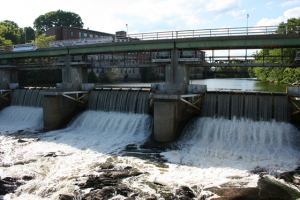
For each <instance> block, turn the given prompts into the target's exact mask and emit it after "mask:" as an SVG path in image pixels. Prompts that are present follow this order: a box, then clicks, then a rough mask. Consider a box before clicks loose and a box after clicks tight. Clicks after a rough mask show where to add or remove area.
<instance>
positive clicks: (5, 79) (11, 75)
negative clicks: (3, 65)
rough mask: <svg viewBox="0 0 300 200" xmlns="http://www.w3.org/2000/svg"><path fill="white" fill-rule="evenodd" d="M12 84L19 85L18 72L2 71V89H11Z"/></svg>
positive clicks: (0, 81)
mask: <svg viewBox="0 0 300 200" xmlns="http://www.w3.org/2000/svg"><path fill="white" fill-rule="evenodd" d="M10 83H18V72H17V70H11V69H1V70H0V89H10V88H9V84H10Z"/></svg>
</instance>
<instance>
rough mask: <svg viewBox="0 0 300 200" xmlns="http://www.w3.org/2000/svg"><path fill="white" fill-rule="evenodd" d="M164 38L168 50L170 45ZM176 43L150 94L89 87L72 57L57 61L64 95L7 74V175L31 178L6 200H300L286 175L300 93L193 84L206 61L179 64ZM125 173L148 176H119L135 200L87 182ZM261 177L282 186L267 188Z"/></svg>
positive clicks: (2, 147)
mask: <svg viewBox="0 0 300 200" xmlns="http://www.w3.org/2000/svg"><path fill="white" fill-rule="evenodd" d="M272 37H275V36H272ZM284 37H288V36H286V35H285V36H284ZM201 39H202V38H201ZM231 39H232V38H231ZM274 40H275V39H274ZM220 41H221V40H220ZM220 41H219V42H220ZM143 42H144V43H146V42H145V41H142V42H140V44H138V42H137V43H136V44H137V46H138V45H144V43H143ZM177 42H178V41H177ZM189 42H190V41H189ZM194 42H195V43H197V44H199V43H201V42H203V41H201V42H199V40H198V41H194ZM252 42H257V40H255V39H253V41H252ZM142 43H143V44H142ZM158 43H160V45H159V46H160V47H161V48H166V46H168V45H169V44H166V43H163V42H161V41H159V42H158ZM171 43H172V47H171V49H172V50H170V49H169V55H170V56H171V58H166V59H168V60H160V63H159V64H161V65H164V67H165V70H166V81H165V83H164V84H162V83H159V84H152V85H151V87H127V86H126V87H125V86H120V87H114V86H111V87H108V86H98V85H96V84H92V83H87V67H86V66H84V65H85V64H83V63H79V62H73V61H72V59H71V55H64V59H63V62H60V63H59V65H61V66H64V67H63V69H62V77H63V80H62V83H58V84H57V87H56V88H48V87H41V88H37V87H34V88H33V87H26V88H20V87H18V84H17V79H14V76H15V74H16V71H17V70H16V69H15V68H14V67H13V66H10V67H9V68H6V69H1V70H3V71H2V72H3V73H2V75H1V106H2V109H1V111H0V123H1V126H0V132H1V134H0V152H1V154H0V161H1V163H0V164H1V165H0V175H1V178H2V177H17V178H18V181H20V183H22V184H20V186H18V187H16V188H15V192H9V193H7V194H6V195H5V198H11V199H13V198H19V199H26V198H27V199H59V198H60V195H62V194H66V195H71V196H73V197H74V198H77V199H82V198H85V197H87V196H86V195H89V194H91V193H92V192H93V191H94V192H95V191H96V192H100V191H104V190H105V191H108V190H109V191H111V195H112V196H110V198H119V199H125V198H128V197H130V198H137V199H147V198H150V199H171V198H173V199H174V198H175V199H176V198H183V197H185V198H187V197H189V198H198V199H209V198H218V197H220V196H223V197H224V194H225V197H226V194H227V193H226V192H228V191H234V193H235V194H238V195H241V196H240V197H241V198H245V197H247V196H249V195H252V196H254V198H256V199H259V198H261V197H264V198H269V196H263V195H265V193H263V192H259V191H267V192H266V193H269V194H270V193H271V194H272V195H273V194H274V195H275V196H276V197H278V198H284V197H291V198H292V197H296V198H299V186H297V185H296V184H292V183H285V182H284V181H283V180H282V179H279V177H280V175H281V174H282V173H284V172H294V173H298V172H297V168H298V167H299V163H300V162H299V161H300V156H299V155H300V154H299V152H300V149H299V145H298V144H299V138H300V137H299V134H300V133H299V130H298V128H297V126H294V125H293V124H291V123H289V122H294V123H295V124H297V123H298V120H299V119H298V118H297V116H298V113H299V110H300V109H299V103H298V98H299V95H300V94H299V92H300V91H299V88H298V87H288V88H287V90H286V92H251V91H211V90H208V88H207V87H208V86H207V85H201V84H191V81H190V80H189V76H188V71H189V69H190V67H192V66H195V65H201V64H205V63H201V62H200V61H199V60H197V61H191V60H189V61H187V60H180V59H183V58H180V56H181V55H182V54H180V53H178V51H179V50H178V49H176V48H175V49H173V48H174V41H172V42H171ZM195 43H193V44H195ZM237 43H238V44H239V45H240V44H241V43H239V42H237ZM279 43H280V38H279ZM114 45H116V46H117V47H116V48H121V47H120V46H121V45H119V44H114ZM124 45H125V46H126V45H129V46H127V47H126V48H140V47H134V45H132V46H131V45H130V44H126V43H124ZM180 45H186V46H185V47H188V43H186V44H184V43H181V44H180ZM213 45H223V44H217V42H215V43H213ZM227 45H228V44H227ZM264 45H266V44H265V43H264ZM279 45H280V44H279ZM295 45H298V43H296V42H295ZM95 46H97V45H95ZM104 46H105V45H104ZM108 46H109V47H107V46H105V48H107V49H113V47H112V46H113V45H108ZM145 46H147V45H145ZM162 46H163V47H162ZM94 48H95V49H96V48H98V47H93V49H94ZM101 48H104V47H102V46H101ZM101 48H100V49H101ZM153 48H154V47H153ZM155 48H157V47H155ZM199 48H200V47H199ZM218 48H220V46H218ZM243 48H244V47H243ZM279 48H280V47H279ZM95 49H94V50H95ZM56 50H58V49H55V51H56ZM72 50H73V51H75V50H76V51H79V50H77V49H76V48H74V49H72ZM87 50H88V47H84V51H87ZM98 50H99V49H98ZM119 50H120V49H119ZM194 50H195V49H194ZM46 51H47V50H45V49H44V50H40V51H38V54H44V53H45V52H46ZM62 51H64V49H60V52H62ZM89 51H90V50H89ZM164 51H165V50H164ZM195 51H196V50H195ZM70 52H71V51H70ZM23 53H24V52H22V53H21V54H23ZM27 53H28V52H27ZM27 53H26V56H28V54H27ZM48 53H49V52H48ZM51 53H53V52H52V51H51ZM131 53H132V52H131ZM21 54H18V56H22V55H21ZM3 55H4V54H2V56H3ZM16 55H17V54H10V53H7V54H5V56H16ZM35 56H36V55H35ZM0 58H1V57H0ZM162 61H163V62H162ZM196 62H197V63H196ZM228 64H229V63H228ZM246 64H247V63H246ZM4 72H5V73H4ZM2 102H3V103H2ZM117 170H121V171H122V172H124V171H125V172H136V171H138V172H140V173H141V174H140V175H139V176H136V177H128V178H124V179H117V182H119V183H121V184H122V186H123V188H124V187H126V190H128V191H127V192H126V193H125V192H120V189H118V188H115V187H114V186H112V185H104V186H103V187H102V186H100V185H101V184H103V182H101V184H99V185H98V186H89V185H88V184H86V183H90V182H89V181H91V179H90V178H91V177H97V178H99V179H98V180H100V179H101V180H102V179H104V178H105V177H104V175H103V174H105V175H106V178H107V177H108V175H109V173H112V174H113V173H115V172H118V171H117ZM126 170H127V171H126ZM118 173H119V172H118ZM6 180H8V179H5V180H4V181H6ZM9 180H11V179H9ZM105 180H107V179H105ZM294 180H297V177H296V178H295V179H294ZM264 181H267V182H271V183H272V184H273V186H274V185H275V186H276V189H274V190H271V191H270V190H268V189H266V188H265V187H262V182H263V183H265V182H264ZM107 182H109V181H107ZM278 185H279V186H278ZM287 185H289V186H290V185H292V186H291V187H289V190H290V191H292V192H291V194H289V193H287V192H282V193H281V194H279V193H278V192H277V191H281V190H280V188H282V187H283V188H285V187H287ZM83 186H84V187H83ZM275 186H274V187H275ZM85 187H86V188H85ZM97 187H99V188H97ZM100 187H101V189H100ZM91 188H92V189H91ZM187 188H188V191H189V192H188V193H187V192H184V191H187ZM184 189H185V190H184ZM250 190H251V191H252V193H251V194H249V193H247V191H250ZM122 191H123V190H122ZM187 194H188V195H190V196H187ZM243 195H244V196H243ZM289 195H290V196H289ZM293 195H294V196H293Z"/></svg>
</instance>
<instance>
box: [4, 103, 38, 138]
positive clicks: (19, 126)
mask: <svg viewBox="0 0 300 200" xmlns="http://www.w3.org/2000/svg"><path fill="white" fill-rule="evenodd" d="M43 127H44V125H43V109H42V108H33V107H21V106H9V107H6V108H4V109H3V110H1V112H0V133H1V134H8V133H11V132H15V131H18V130H35V129H43Z"/></svg>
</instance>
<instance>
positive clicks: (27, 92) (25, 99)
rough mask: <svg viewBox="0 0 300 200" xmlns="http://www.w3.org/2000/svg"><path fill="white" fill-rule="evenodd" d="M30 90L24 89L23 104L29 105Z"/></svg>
mask: <svg viewBox="0 0 300 200" xmlns="http://www.w3.org/2000/svg"><path fill="white" fill-rule="evenodd" d="M31 94H32V90H26V93H25V97H24V102H23V106H29V105H30V98H31Z"/></svg>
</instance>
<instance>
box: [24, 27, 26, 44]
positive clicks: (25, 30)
mask: <svg viewBox="0 0 300 200" xmlns="http://www.w3.org/2000/svg"><path fill="white" fill-rule="evenodd" d="M24 31H25V43H24V44H26V28H24Z"/></svg>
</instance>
